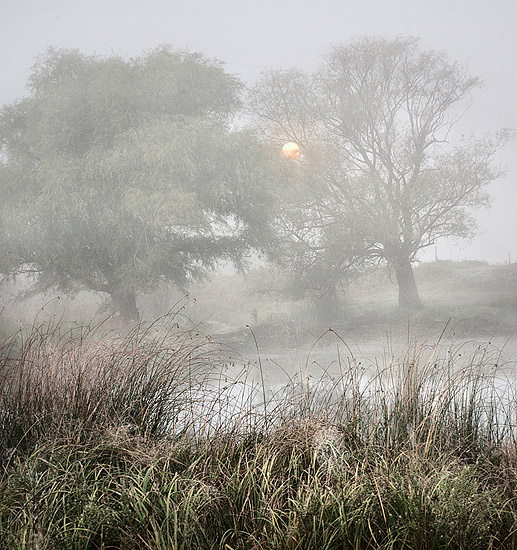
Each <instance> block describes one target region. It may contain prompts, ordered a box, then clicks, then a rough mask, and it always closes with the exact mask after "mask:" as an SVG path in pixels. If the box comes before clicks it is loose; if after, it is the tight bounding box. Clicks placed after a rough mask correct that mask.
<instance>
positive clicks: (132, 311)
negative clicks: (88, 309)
mask: <svg viewBox="0 0 517 550" xmlns="http://www.w3.org/2000/svg"><path fill="white" fill-rule="evenodd" d="M111 311H112V313H117V312H118V313H120V316H121V317H122V319H123V320H124V321H138V320H139V317H140V315H139V313H138V308H137V307H136V296H135V295H134V294H133V293H132V292H112V293H111Z"/></svg>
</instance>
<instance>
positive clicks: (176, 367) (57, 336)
mask: <svg viewBox="0 0 517 550" xmlns="http://www.w3.org/2000/svg"><path fill="white" fill-rule="evenodd" d="M178 327H179V325H178V319H176V318H175V316H167V317H166V318H165V319H162V320H161V322H157V323H153V324H152V325H149V326H144V325H140V326H138V327H136V328H135V329H133V330H132V331H131V332H130V333H129V334H128V335H126V336H120V335H119V334H118V333H115V332H108V333H104V332H103V331H102V326H99V325H95V326H91V325H90V326H86V327H77V328H73V329H69V330H67V331H65V332H62V327H61V325H60V324H59V323H57V324H56V323H54V324H47V325H39V326H36V325H33V327H32V329H31V330H30V331H29V332H28V333H27V334H24V333H18V334H16V335H15V336H13V337H11V338H10V339H8V340H7V341H5V342H4V343H3V344H2V345H1V346H0V456H2V455H5V454H6V453H7V454H9V453H10V454H12V453H14V452H17V453H22V454H24V453H27V452H30V451H31V450H32V449H33V448H34V446H35V445H36V444H37V443H38V442H40V441H41V439H42V438H45V437H47V436H50V437H52V438H56V437H64V438H68V437H72V438H79V440H81V438H83V437H88V434H96V433H97V432H98V431H99V430H100V431H101V432H102V431H103V430H105V429H108V428H111V427H113V426H115V427H120V426H126V427H127V429H128V430H129V431H132V432H136V433H139V434H141V435H163V434H165V433H171V431H172V432H174V431H175V430H178V429H179V430H186V429H188V424H189V420H191V419H192V417H193V415H194V413H195V411H196V407H198V405H199V402H200V395H199V391H200V389H201V388H204V387H205V385H206V383H207V381H208V378H209V376H210V375H211V374H212V373H213V372H214V370H215V369H216V368H217V366H218V364H219V363H221V360H219V359H218V356H221V352H222V350H221V346H219V345H217V344H215V343H213V342H212V341H211V340H210V338H209V337H207V336H204V335H202V334H201V333H199V331H197V330H195V329H190V330H182V331H180V330H178ZM203 395H204V394H203ZM203 413H204V414H205V415H207V414H208V413H209V411H208V410H207V409H206V408H205V409H204V410H203ZM189 414H190V416H191V418H190V419H189Z"/></svg>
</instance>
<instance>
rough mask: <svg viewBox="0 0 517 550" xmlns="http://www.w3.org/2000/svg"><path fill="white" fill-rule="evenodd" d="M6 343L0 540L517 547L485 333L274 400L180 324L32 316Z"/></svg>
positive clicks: (509, 451)
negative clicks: (122, 333)
mask: <svg viewBox="0 0 517 550" xmlns="http://www.w3.org/2000/svg"><path fill="white" fill-rule="evenodd" d="M1 358H2V359H1V361H2V363H1V364H2V369H3V370H2V379H3V382H2V384H3V386H2V393H1V396H2V415H3V416H2V424H1V426H2V432H1V438H2V439H1V444H2V448H3V449H4V450H8V452H7V455H8V456H7V457H6V456H4V461H3V465H2V470H1V471H2V475H1V477H0V538H1V539H0V546H1V547H5V548H10V549H11V548H12V549H17V548H20V549H21V548H32V549H39V550H42V549H47V548H48V549H50V548H59V549H67V548H69V549H76V548H81V549H83V548H88V549H90V548H91V549H108V548H121V549H134V548H142V549H149V550H150V549H153V550H162V549H163V550H165V549H191V548H192V549H194V548H195V549H198V548H207V549H210V548H214V549H215V548H218V549H219V548H221V549H226V550H231V549H234V550H236V549H258V548H268V549H269V548H278V549H284V548H285V549H293V550H294V549H301V548H303V549H315V550H316V549H318V550H320V549H329V550H330V549H334V548H336V549H337V548H340V549H341V548H361V549H362V548H371V549H381V548H382V549H386V548H392V549H415V550H416V549H420V548H429V549H435V548H436V549H442V548H443V549H445V548H453V549H455V548H457V549H467V548H468V549H487V548H494V549H495V548H514V547H516V546H517V529H516V528H517V490H516V487H517V446H516V442H515V436H516V433H515V418H516V417H517V416H516V409H515V395H514V393H512V392H513V390H512V385H511V384H508V383H506V384H503V383H502V381H501V379H500V370H499V369H495V368H492V370H488V369H487V367H488V365H492V367H493V365H494V359H493V357H492V356H491V355H490V354H489V352H488V350H486V349H480V350H479V353H477V354H475V355H474V356H472V357H470V358H467V359H466V360H465V358H464V357H461V358H460V353H459V352H457V353H455V352H451V353H446V354H445V355H440V354H439V352H438V349H437V347H436V346H423V345H422V346H419V347H418V348H415V349H413V350H410V351H408V354H407V357H405V358H403V359H402V360H401V361H399V362H395V361H393V360H392V359H391V358H389V359H388V358H387V360H386V364H385V365H383V366H381V367H379V368H377V369H375V370H372V368H371V367H370V368H367V369H365V368H363V367H364V365H359V364H358V362H356V361H355V360H354V359H353V358H352V359H351V360H350V362H349V363H347V364H346V365H343V366H342V374H341V376H340V377H337V378H335V379H334V378H332V377H330V376H326V377H325V376H324V377H322V378H321V379H320V380H318V381H316V382H309V380H308V379H305V380H303V381H302V382H300V383H298V384H295V383H294V382H292V383H290V384H288V385H287V386H286V387H284V388H281V389H278V391H277V392H276V393H274V394H273V395H272V396H270V398H268V399H267V400H266V401H265V396H266V390H265V388H257V387H254V386H253V385H252V384H249V383H248V379H247V378H246V377H245V376H244V375H242V378H241V379H238V380H235V378H234V379H233V381H232V380H230V382H228V383H227V384H226V383H224V382H223V379H222V378H221V372H223V371H224V366H225V365H226V364H227V363H228V362H230V361H231V358H230V357H229V356H228V355H227V354H226V355H224V354H223V353H222V349H221V348H220V347H218V346H214V345H213V344H212V343H211V342H210V341H209V339H206V338H205V337H202V336H200V335H199V334H197V333H195V332H192V331H188V332H181V331H180V332H177V331H176V330H171V329H170V327H169V328H166V329H165V331H162V329H159V327H157V326H156V325H155V326H154V327H147V328H145V329H144V328H143V327H138V328H137V329H135V331H133V332H132V333H130V334H129V335H128V336H127V337H124V338H114V337H113V338H112V337H109V338H101V339H99V338H96V337H95V335H94V334H92V333H91V331H90V330H88V331H86V333H85V332H84V331H80V332H79V333H77V334H73V333H67V334H65V335H61V334H60V332H59V329H58V328H57V327H51V328H46V329H45V330H43V329H42V327H38V329H35V330H33V331H32V332H31V333H30V334H29V335H28V336H27V337H25V338H24V339H23V340H22V341H18V342H15V341H10V342H8V343H7V344H6V345H5V346H4V348H3V352H2V355H1ZM247 368H249V365H248V366H247ZM260 368H262V365H260ZM216 374H217V376H218V377H216V376H215V375H216ZM254 388H255V389H254ZM254 392H255V393H254ZM16 438H19V439H18V440H17V439H16ZM13 444H14V445H13ZM11 449H15V450H11ZM4 455H5V453H4Z"/></svg>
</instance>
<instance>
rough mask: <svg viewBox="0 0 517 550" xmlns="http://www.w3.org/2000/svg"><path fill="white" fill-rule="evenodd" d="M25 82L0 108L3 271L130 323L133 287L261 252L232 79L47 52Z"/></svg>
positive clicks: (167, 52) (182, 57)
mask: <svg viewBox="0 0 517 550" xmlns="http://www.w3.org/2000/svg"><path fill="white" fill-rule="evenodd" d="M29 85H30V93H29V95H28V97H26V98H24V99H22V100H20V101H18V102H16V103H14V104H12V105H7V106H5V107H4V108H3V109H2V111H1V114H0V139H1V147H2V162H1V163H0V170H1V172H2V179H1V184H0V185H1V187H0V193H1V194H2V197H3V198H4V201H3V202H2V212H1V216H0V218H1V220H2V226H3V236H4V238H3V239H2V244H1V245H0V246H2V247H3V249H5V253H6V254H5V259H4V260H3V264H2V265H1V266H0V267H2V269H3V271H4V272H10V273H16V272H20V271H22V272H25V273H29V274H31V275H32V276H33V277H34V279H35V282H36V288H37V290H46V289H49V288H56V287H57V288H58V289H60V290H64V291H68V292H70V293H75V292H77V290H79V289H81V288H87V289H90V290H94V291H99V292H103V293H108V294H109V295H110V296H111V299H112V301H113V305H114V309H115V310H120V311H121V313H122V315H123V316H124V317H127V318H135V317H137V311H136V304H135V295H136V294H137V293H139V292H142V291H145V290H149V289H151V288H155V287H156V285H157V284H158V283H159V282H162V281H165V282H171V283H173V284H175V285H179V286H183V287H184V286H186V285H188V284H189V282H190V281H192V280H193V279H197V278H199V277H201V276H203V274H204V273H205V272H206V270H207V269H211V268H213V267H214V266H215V265H216V263H217V262H218V261H220V260H226V261H233V262H235V263H236V264H238V265H240V264H241V263H242V261H243V260H244V258H245V257H246V255H247V254H248V253H249V251H250V250H251V249H261V248H262V247H263V246H264V245H265V243H266V242H267V235H268V229H267V228H268V225H267V213H268V211H269V208H268V204H269V201H270V198H269V194H268V191H267V186H266V168H265V166H266V165H267V159H266V157H267V155H266V151H265V150H264V147H263V146H261V145H260V143H259V142H258V140H257V139H256V138H255V137H254V136H253V135H252V134H251V133H250V132H247V131H244V130H236V129H231V123H232V119H233V116H234V115H235V114H236V112H237V111H238V109H239V107H240V99H239V95H240V90H241V84H240V82H239V81H238V80H237V79H236V78H235V77H233V76H231V75H229V74H228V73H226V72H225V71H224V69H223V67H222V65H221V64H220V63H217V62H215V61H211V60H208V59H205V58H204V57H203V56H201V55H199V54H191V53H184V52H176V51H173V50H172V49H170V48H169V47H160V48H158V49H156V50H153V51H151V52H149V53H147V54H145V55H143V56H142V57H139V58H134V59H129V60H125V59H122V58H119V57H115V56H114V57H109V58H97V57H91V56H86V55H83V54H81V53H79V52H77V51H54V50H49V51H48V52H47V53H46V54H45V55H44V56H42V57H41V58H40V59H39V60H38V62H37V63H36V65H35V66H34V68H33V72H32V75H31V77H30V79H29ZM2 251H4V250H2Z"/></svg>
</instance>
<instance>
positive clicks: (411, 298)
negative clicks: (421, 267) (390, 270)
mask: <svg viewBox="0 0 517 550" xmlns="http://www.w3.org/2000/svg"><path fill="white" fill-rule="evenodd" d="M393 267H394V269H395V275H396V277H397V283H398V285H399V307H400V308H401V309H413V310H418V309H424V304H423V303H422V300H420V296H419V294H418V288H417V286H416V281H415V275H414V273H413V268H412V267H411V262H409V261H407V260H406V261H402V262H397V263H395V264H394V266H393Z"/></svg>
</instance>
